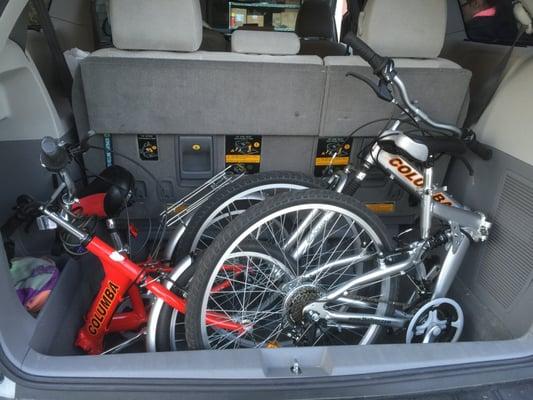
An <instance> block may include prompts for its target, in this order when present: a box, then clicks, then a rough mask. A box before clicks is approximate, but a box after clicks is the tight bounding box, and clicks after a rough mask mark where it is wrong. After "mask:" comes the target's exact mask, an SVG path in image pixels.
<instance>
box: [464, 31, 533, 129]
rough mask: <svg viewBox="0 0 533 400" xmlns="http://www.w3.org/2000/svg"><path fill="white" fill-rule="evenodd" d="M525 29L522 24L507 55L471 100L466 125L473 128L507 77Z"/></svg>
mask: <svg viewBox="0 0 533 400" xmlns="http://www.w3.org/2000/svg"><path fill="white" fill-rule="evenodd" d="M525 31H526V27H525V26H522V27H521V28H520V30H519V32H518V35H517V36H516V39H515V40H514V42H513V44H512V46H511V47H510V48H509V50H507V52H506V53H505V56H504V57H503V58H502V60H501V61H500V63H499V64H498V65H497V66H496V68H495V69H494V72H493V73H492V74H491V76H490V78H489V79H487V81H486V82H485V83H484V85H483V86H482V88H481V89H480V92H479V95H478V96H477V97H476V98H475V99H472V101H471V102H470V107H469V109H468V115H467V117H466V121H465V124H464V126H465V127H467V128H471V127H472V126H473V125H475V124H476V123H477V122H478V121H479V120H480V119H481V116H482V115H483V113H484V112H485V110H486V109H487V108H488V106H489V104H490V103H491V101H492V99H493V98H494V95H495V94H496V92H497V91H498V88H499V87H500V85H501V83H502V81H503V79H504V78H505V76H506V74H507V72H508V70H509V62H510V61H511V57H512V55H513V52H514V49H515V48H516V45H517V43H518V41H519V40H520V38H521V37H522V35H523V34H524V33H525Z"/></svg>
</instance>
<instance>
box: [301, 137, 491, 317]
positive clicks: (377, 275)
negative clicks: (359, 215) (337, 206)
mask: <svg viewBox="0 0 533 400" xmlns="http://www.w3.org/2000/svg"><path fill="white" fill-rule="evenodd" d="M398 134H401V133H400V132H398ZM390 135H391V131H386V132H384V133H383V134H382V136H390ZM374 165H379V166H380V167H381V168H382V169H383V170H385V171H386V172H387V173H388V174H389V175H390V176H391V178H393V179H395V180H397V181H398V182H399V183H400V184H401V185H402V187H404V188H405V189H406V190H407V191H408V192H410V193H412V194H413V195H415V196H417V197H418V198H420V236H421V240H420V241H417V242H414V243H412V244H411V246H410V249H409V250H408V251H407V252H406V253H405V254H406V255H407V258H406V259H403V260H402V261H399V262H394V263H389V262H387V259H386V258H385V257H382V256H380V257H379V258H378V263H379V268H377V269H375V270H373V271H370V272H368V273H366V274H363V275H361V276H359V277H356V278H354V279H351V280H349V281H347V282H346V283H345V284H343V285H341V286H340V287H338V288H336V289H335V290H334V291H332V292H330V293H327V294H326V295H324V296H323V297H322V298H321V299H319V300H318V301H317V302H315V303H311V304H309V305H308V306H307V307H305V309H304V311H305V312H308V313H311V314H318V316H319V317H320V318H323V319H326V320H329V321H336V319H337V317H340V320H341V321H344V322H346V321H350V322H354V323H360V324H368V323H371V324H378V325H386V326H402V323H401V322H400V320H402V318H392V319H391V318H386V319H383V318H382V317H378V316H372V315H364V314H351V315H349V314H350V313H345V314H343V315H340V314H339V313H338V312H333V311H328V310H327V309H325V307H324V305H325V304H326V303H331V302H335V301H337V302H338V301H339V300H340V299H341V298H342V297H343V296H346V295H347V293H348V292H349V291H350V290H352V289H354V288H357V287H361V286H367V285H371V284H375V283H378V282H379V281H381V280H383V279H386V278H391V277H393V276H396V275H400V274H403V273H406V272H407V271H408V270H410V269H412V268H413V267H415V266H417V265H419V264H420V263H421V262H422V257H423V255H424V253H425V251H426V250H428V249H429V246H428V239H429V238H430V231H431V226H432V221H433V218H437V219H440V220H442V221H444V222H446V223H447V224H449V225H450V227H451V228H450V231H449V233H448V238H449V244H448V246H449V247H448V248H447V253H446V257H445V259H444V261H443V264H442V266H441V271H440V273H439V276H438V278H437V280H436V283H435V286H434V290H433V294H432V300H434V299H438V298H443V297H446V295H447V293H448V290H449V289H450V287H451V285H452V283H453V281H454V279H455V277H456V275H457V272H458V270H459V268H460V266H461V264H462V262H463V259H464V257H465V255H466V252H467V250H468V248H469V247H470V243H471V241H476V242H478V241H484V240H486V239H487V238H488V232H489V229H490V226H491V224H490V223H489V222H488V221H487V219H486V217H485V215H484V214H482V213H479V212H474V211H470V210H467V209H466V208H465V207H463V206H462V205H461V204H460V203H458V202H457V201H456V200H454V199H453V198H452V197H451V196H450V195H449V194H448V193H447V192H446V189H445V188H442V189H439V188H436V187H435V186H434V183H433V169H432V168H431V167H429V168H426V169H425V170H424V171H423V172H422V171H420V170H418V169H417V168H416V167H415V166H413V165H412V164H411V163H410V162H409V161H407V160H406V159H405V158H404V157H401V156H398V155H395V154H391V153H389V152H387V151H385V150H383V149H382V148H381V146H380V145H379V141H376V144H375V145H374V146H373V148H372V149H371V151H370V153H369V155H368V157H367V158H366V159H365V162H364V170H361V171H357V172H356V176H357V177H358V179H359V180H360V181H361V182H362V181H363V180H364V179H365V177H366V174H367V171H368V170H369V169H370V168H371V167H372V166H374ZM330 218H331V217H330V216H329V215H327V213H324V215H323V216H322V217H318V219H317V217H316V216H314V218H313V220H315V221H317V220H318V221H319V222H318V223H316V222H315V223H316V224H317V225H321V222H324V223H326V222H327V221H329V219H330ZM315 223H313V222H312V221H310V223H309V225H314V226H313V228H312V229H311V230H310V231H309V232H308V233H307V234H306V236H305V237H304V242H305V245H302V244H300V245H299V246H298V248H297V249H296V250H295V251H293V252H292V254H293V255H297V256H301V254H304V252H305V246H308V245H311V244H312V243H313V241H314V240H315V239H316V238H317V235H318V230H317V229H315V227H316V226H317V225H315ZM300 234H301V232H300ZM343 261H345V262H344V263H343ZM353 262H354V260H353V257H351V258H346V259H345V260H337V261H335V263H334V264H335V265H324V266H320V267H318V268H319V269H320V272H323V270H324V269H327V268H333V267H338V266H339V265H340V264H344V265H349V264H351V263H353ZM332 264H333V263H332ZM308 274H313V271H310V272H308ZM356 306H357V305H356ZM367 306H368V304H366V303H364V302H362V305H361V307H360V308H363V309H364V308H365V307H367ZM403 320H404V322H405V323H406V322H407V321H408V319H407V317H405V318H403Z"/></svg>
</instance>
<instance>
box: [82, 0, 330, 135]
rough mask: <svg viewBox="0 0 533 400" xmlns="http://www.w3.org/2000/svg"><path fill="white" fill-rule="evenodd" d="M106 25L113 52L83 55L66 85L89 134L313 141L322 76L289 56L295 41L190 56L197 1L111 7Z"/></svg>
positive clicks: (279, 38)
mask: <svg viewBox="0 0 533 400" xmlns="http://www.w3.org/2000/svg"><path fill="white" fill-rule="evenodd" d="M154 3H156V4H154ZM139 15H143V23H142V24H140V21H139V20H138V16H139ZM173 16H174V17H175V18H174V17H173ZM110 18H111V26H112V30H113V40H114V43H115V47H116V48H109V49H101V50H98V51H96V52H95V53H93V54H92V55H91V56H90V57H88V58H87V59H85V60H84V61H83V62H82V63H81V66H80V71H79V73H78V74H77V77H76V80H77V81H78V82H76V85H75V86H76V90H75V91H74V97H75V99H74V101H75V102H76V103H77V105H78V106H77V107H75V108H76V110H77V111H78V113H82V112H83V111H84V109H85V112H86V116H83V115H81V116H79V118H78V119H79V120H80V122H83V119H84V118H85V120H86V121H85V123H86V125H88V126H87V127H88V128H89V129H92V130H94V131H95V132H97V133H110V134H126V133H129V134H208V135H236V134H260V135H309V136H316V135H318V132H319V127H320V111H321V107H322V99H323V94H324V87H325V73H324V66H323V63H322V60H321V59H320V58H318V57H314V56H297V55H296V54H297V53H298V51H299V42H298V41H297V39H296V45H294V41H292V42H291V41H290V40H289V41H288V42H287V41H286V40H285V39H286V36H283V35H284V34H282V33H279V32H236V33H235V34H236V36H237V37H236V38H235V39H234V42H237V43H241V44H242V45H244V47H243V49H242V50H239V49H237V50H235V49H233V51H234V53H225V52H224V53H222V52H203V51H197V50H198V48H199V47H200V44H201V42H202V20H201V13H200V8H199V4H198V0H180V1H175V2H168V1H163V0H155V1H151V2H145V1H142V0H134V1H133V2H131V1H130V0H112V1H111V4H110ZM170 20H172V21H175V22H173V23H172V24H170V23H169V21H170ZM138 24H140V26H138ZM250 35H251V36H250ZM272 35H273V36H274V37H273V38H272V39H271V36H272ZM239 36H240V37H241V38H240V39H239ZM268 43H270V47H268V46H267V48H264V47H265V46H266V45H267V44H268ZM291 43H292V44H291ZM255 45H257V46H258V49H257V51H253V52H252V51H250V49H251V48H253V47H254V46H255ZM261 46H263V48H264V51H263V50H262V48H261ZM250 53H254V54H250Z"/></svg>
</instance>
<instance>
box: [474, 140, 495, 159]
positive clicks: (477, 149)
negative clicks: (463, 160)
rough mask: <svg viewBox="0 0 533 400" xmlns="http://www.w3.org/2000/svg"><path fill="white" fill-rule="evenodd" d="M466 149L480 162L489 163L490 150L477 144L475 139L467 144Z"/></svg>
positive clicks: (490, 157)
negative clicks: (480, 160) (477, 157)
mask: <svg viewBox="0 0 533 400" xmlns="http://www.w3.org/2000/svg"><path fill="white" fill-rule="evenodd" d="M468 148H469V149H470V151H472V153H474V154H476V155H477V156H479V158H481V159H482V160H485V161H489V160H491V159H492V150H491V149H489V148H488V147H487V146H485V145H484V144H482V143H479V142H478V141H477V140H476V139H473V140H472V141H471V142H470V143H468Z"/></svg>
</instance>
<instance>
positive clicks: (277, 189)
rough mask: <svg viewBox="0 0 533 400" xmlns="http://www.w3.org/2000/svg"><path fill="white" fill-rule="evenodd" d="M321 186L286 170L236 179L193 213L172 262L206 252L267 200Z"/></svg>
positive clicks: (310, 178) (306, 177) (304, 176)
mask: <svg viewBox="0 0 533 400" xmlns="http://www.w3.org/2000/svg"><path fill="white" fill-rule="evenodd" d="M321 185H322V182H321V181H320V180H318V179H316V178H313V177H310V176H308V175H305V174H302V173H297V172H288V171H273V172H264V173H259V174H254V175H247V176H245V177H243V178H241V179H239V180H237V181H236V182H235V184H233V185H230V186H226V187H225V188H223V189H222V190H220V191H219V192H218V193H216V194H215V195H213V196H212V197H211V198H210V199H209V200H208V201H206V202H205V203H204V204H203V205H202V207H200V209H199V210H198V211H197V212H196V213H195V214H194V216H193V217H192V219H191V221H190V222H189V224H188V225H187V229H186V231H185V233H184V234H183V236H182V238H181V239H180V241H179V243H178V245H177V246H176V248H175V249H174V252H173V253H172V262H173V263H175V262H177V261H179V260H180V259H181V258H183V257H185V256H187V255H189V254H191V253H196V252H198V251H201V250H204V249H206V248H207V247H208V246H209V244H210V243H211V242H212V241H213V239H214V238H215V237H216V235H217V234H218V233H220V232H221V231H222V229H224V227H225V226H226V225H227V224H228V222H229V221H231V220H232V219H233V218H235V217H236V216H238V215H240V214H242V213H243V212H244V211H245V210H246V209H248V208H249V207H251V206H252V205H254V204H257V203H258V202H261V201H263V200H265V199H266V198H267V197H270V196H274V195H276V194H280V193H283V192H286V191H292V190H303V189H310V188H320V187H321Z"/></svg>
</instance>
